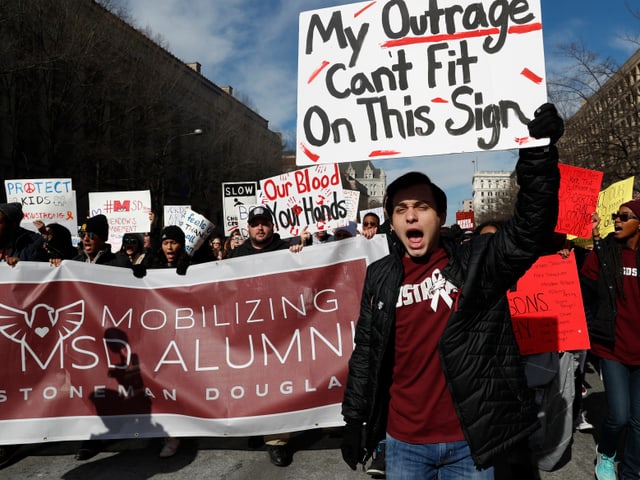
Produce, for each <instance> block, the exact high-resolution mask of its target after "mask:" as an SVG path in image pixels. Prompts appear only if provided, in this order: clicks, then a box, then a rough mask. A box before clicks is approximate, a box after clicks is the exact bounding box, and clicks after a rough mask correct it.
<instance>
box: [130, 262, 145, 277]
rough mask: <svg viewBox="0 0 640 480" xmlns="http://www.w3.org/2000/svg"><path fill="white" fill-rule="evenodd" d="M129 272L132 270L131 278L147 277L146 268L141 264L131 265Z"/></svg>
mask: <svg viewBox="0 0 640 480" xmlns="http://www.w3.org/2000/svg"><path fill="white" fill-rule="evenodd" d="M131 270H133V276H134V277H136V278H144V277H145V276H146V275H147V267H145V266H144V265H143V264H139V265H131Z"/></svg>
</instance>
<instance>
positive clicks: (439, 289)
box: [396, 268, 458, 312]
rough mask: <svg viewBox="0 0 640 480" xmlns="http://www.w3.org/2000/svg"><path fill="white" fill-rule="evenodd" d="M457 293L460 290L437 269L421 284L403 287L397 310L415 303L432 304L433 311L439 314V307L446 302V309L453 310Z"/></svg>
mask: <svg viewBox="0 0 640 480" xmlns="http://www.w3.org/2000/svg"><path fill="white" fill-rule="evenodd" d="M457 292H458V289H457V288H456V287H455V286H454V285H453V284H452V283H451V282H449V281H448V280H447V279H446V278H444V276H443V275H442V273H441V272H440V269H438V268H436V269H435V270H433V272H432V273H431V276H430V277H426V278H425V279H424V280H422V281H421V282H420V283H417V284H408V285H402V287H400V294H399V295H398V303H396V308H399V307H404V306H407V305H413V304H414V303H420V302H430V307H431V310H433V311H434V312H437V311H438V308H439V306H440V305H442V302H444V304H445V305H446V307H445V308H447V309H449V310H451V306H452V305H453V299H454V298H455V294H456V293H457ZM440 300H442V302H441V301H440Z"/></svg>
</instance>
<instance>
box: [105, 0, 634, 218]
mask: <svg viewBox="0 0 640 480" xmlns="http://www.w3.org/2000/svg"><path fill="white" fill-rule="evenodd" d="M117 1H118V2H119V3H121V4H123V5H125V6H126V7H128V8H129V11H130V13H131V15H132V17H133V18H134V20H135V23H136V25H137V26H139V27H142V28H149V29H150V30H151V31H152V32H153V33H155V34H158V35H160V36H161V37H162V38H163V40H164V42H165V43H166V47H167V49H168V50H169V51H170V52H171V53H172V54H174V55H175V56H176V57H178V58H180V59H181V60H183V61H185V62H191V61H198V62H200V63H201V64H202V73H203V74H204V75H205V76H206V77H207V78H208V79H209V80H211V81H212V82H214V83H215V84H217V85H220V86H226V85H230V86H232V87H233V89H234V95H235V96H236V97H238V98H239V99H240V100H242V101H243V102H245V103H246V104H248V105H249V106H250V107H251V108H253V109H254V110H255V111H257V112H258V113H259V114H260V115H262V116H263V117H264V118H266V119H267V120H268V121H269V124H270V127H271V129H272V130H276V131H280V132H282V133H283V135H284V138H285V139H286V140H287V141H288V143H289V144H290V145H295V125H296V83H297V42H298V15H299V13H300V12H301V11H306V10H315V9H319V8H325V7H331V6H335V5H342V4H348V3H355V2H349V1H339V0H224V1H221V0H188V1H184V0H117ZM411 1H416V0H411ZM424 2H425V4H426V0H424ZM626 3H628V4H629V5H631V6H632V8H636V9H638V10H640V1H638V0H628V1H627V2H626ZM542 17H543V18H542V19H543V36H544V44H545V59H546V64H547V75H549V74H550V73H551V72H553V71H554V70H557V69H561V68H562V64H563V61H564V59H562V58H561V57H559V56H558V54H557V51H556V49H557V47H558V46H559V45H560V44H563V43H568V42H584V43H586V44H587V46H588V47H589V48H590V49H592V50H593V51H595V52H597V53H599V54H602V55H605V56H610V57H612V58H614V59H615V60H617V61H618V63H620V64H622V63H624V61H625V60H626V59H627V58H628V57H629V56H631V54H632V53H633V52H634V51H635V50H636V49H637V48H638V47H639V46H640V45H638V44H633V43H630V42H628V41H625V40H624V36H625V35H627V34H634V33H636V32H640V19H638V18H635V17H634V16H633V15H632V14H631V13H630V12H629V11H628V10H627V7H626V6H625V1H624V0H610V1H608V2H604V1H602V0H542ZM516 159H517V155H516V153H515V152H513V151H509V152H483V153H478V154H474V153H470V154H460V155H447V156H439V157H428V158H427V157H416V158H406V159H393V160H379V161H376V162H375V164H376V166H378V167H380V168H383V169H384V170H385V171H386V172H387V178H388V179H389V181H391V180H393V179H394V178H396V177H398V176H399V175H401V174H403V173H405V172H407V171H409V170H420V171H423V172H425V173H427V174H428V175H429V176H430V177H432V179H433V180H434V181H435V182H436V183H438V184H439V185H441V186H442V187H443V188H444V190H445V191H446V192H447V194H448V197H449V205H450V206H449V217H448V222H452V221H453V220H454V218H455V217H454V212H455V210H457V209H459V208H460V207H461V206H462V201H463V200H464V199H465V198H471V178H472V175H473V171H474V166H475V165H474V163H473V161H474V160H475V161H476V163H477V165H478V167H479V169H480V170H509V171H510V170H512V169H513V167H514V166H515V162H516Z"/></svg>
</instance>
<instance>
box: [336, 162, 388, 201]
mask: <svg viewBox="0 0 640 480" xmlns="http://www.w3.org/2000/svg"><path fill="white" fill-rule="evenodd" d="M340 170H341V171H342V172H343V173H344V174H346V175H347V176H348V177H350V178H353V179H354V180H357V181H358V182H359V183H361V184H362V185H364V186H365V187H366V189H367V193H368V194H369V207H380V206H382V200H383V199H384V192H385V191H386V190H387V174H386V173H384V170H382V169H381V168H376V167H374V165H373V163H371V161H369V160H366V161H364V162H351V163H348V164H343V165H342V166H341V167H340Z"/></svg>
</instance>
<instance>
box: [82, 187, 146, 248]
mask: <svg viewBox="0 0 640 480" xmlns="http://www.w3.org/2000/svg"><path fill="white" fill-rule="evenodd" d="M150 211H151V194H150V193H149V190H134V191H131V192H89V216H91V217H93V216H95V215H99V214H102V215H105V216H106V217H107V219H108V220H109V243H110V244H111V250H112V251H114V252H115V251H118V250H119V249H120V245H121V244H122V237H123V236H124V234H125V233H130V232H136V233H143V232H148V231H149V229H150V221H149V212H150Z"/></svg>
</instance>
